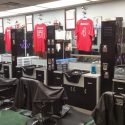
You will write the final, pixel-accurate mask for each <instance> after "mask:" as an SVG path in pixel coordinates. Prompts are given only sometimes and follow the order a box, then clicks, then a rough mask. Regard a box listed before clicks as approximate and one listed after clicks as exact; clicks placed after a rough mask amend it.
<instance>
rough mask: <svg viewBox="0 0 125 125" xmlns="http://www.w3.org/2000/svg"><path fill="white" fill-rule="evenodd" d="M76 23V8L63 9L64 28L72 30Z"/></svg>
mask: <svg viewBox="0 0 125 125" xmlns="http://www.w3.org/2000/svg"><path fill="white" fill-rule="evenodd" d="M75 24H76V9H69V10H65V29H66V30H73V29H75Z"/></svg>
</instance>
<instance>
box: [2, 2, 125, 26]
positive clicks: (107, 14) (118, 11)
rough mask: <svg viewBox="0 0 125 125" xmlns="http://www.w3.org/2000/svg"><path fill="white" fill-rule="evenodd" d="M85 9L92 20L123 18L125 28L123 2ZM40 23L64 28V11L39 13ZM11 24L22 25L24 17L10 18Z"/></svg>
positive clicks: (89, 6)
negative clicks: (16, 22) (98, 18)
mask: <svg viewBox="0 0 125 125" xmlns="http://www.w3.org/2000/svg"><path fill="white" fill-rule="evenodd" d="M85 7H86V8H87V17H88V18H93V17H97V16H102V18H103V19H112V18H113V19H115V17H123V18H124V22H123V24H124V26H125V1H113V2H107V3H100V4H92V5H86V6H85ZM76 13H77V14H76V15H77V20H78V19H80V18H82V9H81V6H79V7H77V12H76ZM41 14H42V19H43V20H42V21H43V22H44V23H46V24H53V22H54V20H56V19H57V20H59V21H60V22H61V24H62V25H63V26H64V27H65V19H64V17H65V16H64V9H61V10H55V11H49V12H41ZM10 19H11V20H12V23H15V21H18V22H19V23H21V24H22V25H24V24H25V16H17V17H11V18H10ZM3 22H4V28H6V27H7V26H8V24H7V18H5V19H4V20H3ZM39 22H40V21H39V20H38V14H34V25H35V24H37V23H39Z"/></svg>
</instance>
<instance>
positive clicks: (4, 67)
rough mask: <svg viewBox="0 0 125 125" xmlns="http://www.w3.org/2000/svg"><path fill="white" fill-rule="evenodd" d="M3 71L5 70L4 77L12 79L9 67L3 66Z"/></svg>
mask: <svg viewBox="0 0 125 125" xmlns="http://www.w3.org/2000/svg"><path fill="white" fill-rule="evenodd" d="M3 69H4V77H5V78H9V77H10V75H9V66H3Z"/></svg>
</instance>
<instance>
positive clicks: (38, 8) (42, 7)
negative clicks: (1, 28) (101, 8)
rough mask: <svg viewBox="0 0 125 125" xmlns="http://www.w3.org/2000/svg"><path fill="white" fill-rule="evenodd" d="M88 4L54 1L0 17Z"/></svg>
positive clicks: (16, 10)
mask: <svg viewBox="0 0 125 125" xmlns="http://www.w3.org/2000/svg"><path fill="white" fill-rule="evenodd" d="M88 2H90V1H88V0H59V1H54V2H49V3H44V4H38V5H35V6H30V7H24V8H18V9H13V10H7V11H2V12H0V17H6V16H13V15H18V14H25V13H30V12H36V11H42V10H47V9H54V8H59V7H66V6H72V5H78V4H83V3H88Z"/></svg>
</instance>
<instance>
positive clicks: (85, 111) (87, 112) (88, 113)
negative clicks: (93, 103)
mask: <svg viewBox="0 0 125 125" xmlns="http://www.w3.org/2000/svg"><path fill="white" fill-rule="evenodd" d="M72 107H73V108H74V109H76V110H77V111H79V112H82V113H85V114H87V115H91V113H92V111H89V110H86V109H82V108H78V107H74V106H72Z"/></svg>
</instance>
